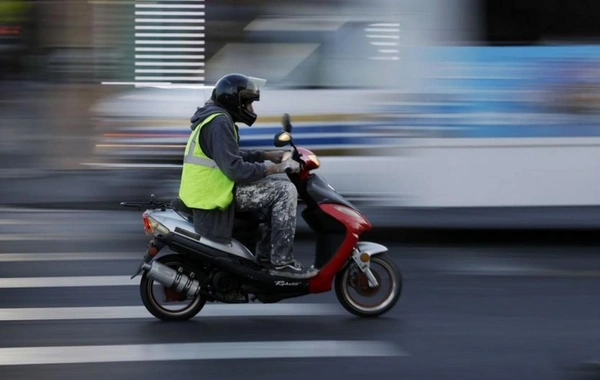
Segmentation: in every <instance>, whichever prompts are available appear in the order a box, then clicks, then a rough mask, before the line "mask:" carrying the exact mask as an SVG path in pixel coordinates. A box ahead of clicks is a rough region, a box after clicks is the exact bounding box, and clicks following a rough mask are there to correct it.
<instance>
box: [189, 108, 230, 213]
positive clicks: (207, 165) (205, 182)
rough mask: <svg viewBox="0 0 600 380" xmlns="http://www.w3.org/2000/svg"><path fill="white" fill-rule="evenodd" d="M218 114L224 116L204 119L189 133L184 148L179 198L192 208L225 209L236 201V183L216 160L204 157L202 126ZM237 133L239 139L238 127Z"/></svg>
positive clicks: (213, 115) (211, 116)
mask: <svg viewBox="0 0 600 380" xmlns="http://www.w3.org/2000/svg"><path fill="white" fill-rule="evenodd" d="M219 115H224V114H222V113H215V114H212V115H210V116H208V117H207V118H206V119H204V121H202V123H200V125H198V126H197V127H196V130H194V132H192V133H191V134H190V137H189V138H188V142H187V145H186V147H185V153H184V157H183V172H182V174H181V184H180V185H179V198H181V200H182V201H183V203H185V205H186V206H187V207H190V208H198V209H203V210H214V209H217V208H218V209H220V210H224V209H226V208H227V207H228V206H229V205H230V204H231V202H232V201H233V186H234V184H235V183H234V182H233V181H232V180H231V179H229V178H228V177H227V176H226V175H225V173H223V172H222V171H221V169H219V167H218V166H217V164H216V163H215V162H214V161H213V160H211V159H210V158H208V156H207V155H206V154H204V152H203V151H202V148H201V147H200V131H201V130H202V127H203V126H205V125H206V124H208V123H209V122H210V121H212V120H213V119H214V118H215V117H217V116H219ZM234 134H235V136H236V139H237V131H235V128H234Z"/></svg>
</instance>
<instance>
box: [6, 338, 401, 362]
mask: <svg viewBox="0 0 600 380" xmlns="http://www.w3.org/2000/svg"><path fill="white" fill-rule="evenodd" d="M407 355H409V354H408V353H407V352H405V351H403V350H402V349H400V348H399V347H398V346H397V345H395V344H393V343H390V342H382V341H341V340H308V341H283V342H282V341H271V342H227V343H221V342H220V343H179V344H142V345H112V346H108V345H107V346H56V347H9V348H0V366H9V365H39V364H74V363H109V362H140V361H144V362H146V361H170V360H208V359H211V360H215V359H267V358H268V359H273V358H314V357H319V358H324V357H390V356H407Z"/></svg>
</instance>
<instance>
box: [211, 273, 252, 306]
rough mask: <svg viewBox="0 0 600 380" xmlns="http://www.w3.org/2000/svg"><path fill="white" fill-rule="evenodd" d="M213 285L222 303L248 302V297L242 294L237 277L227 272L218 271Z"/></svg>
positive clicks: (213, 279)
mask: <svg viewBox="0 0 600 380" xmlns="http://www.w3.org/2000/svg"><path fill="white" fill-rule="evenodd" d="M212 284H213V289H214V293H215V295H216V296H217V297H218V298H219V300H220V301H222V302H227V303H243V302H248V296H247V295H245V294H244V293H242V291H241V289H240V287H239V285H238V283H237V281H236V280H235V277H234V276H232V275H231V274H229V273H227V272H222V271H218V272H216V273H215V274H214V275H213V278H212Z"/></svg>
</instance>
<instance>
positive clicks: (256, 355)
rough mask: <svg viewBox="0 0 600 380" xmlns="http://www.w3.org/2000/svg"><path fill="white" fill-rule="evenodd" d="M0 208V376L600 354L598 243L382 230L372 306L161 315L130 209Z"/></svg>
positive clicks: (401, 368)
mask: <svg viewBox="0 0 600 380" xmlns="http://www.w3.org/2000/svg"><path fill="white" fill-rule="evenodd" d="M0 211H1V213H0V379H45V380H51V379H61V380H64V379H86V380H94V379H111V380H120V379H128V380H129V379H138V378H153V379H156V378H170V379H181V380H185V379H198V378H201V379H244V380H247V379H261V380H265V379H273V380H274V379H278V380H279V379H282V378H284V379H323V380H325V379H327V380H330V379H363V378H372V379H427V380H429V379H461V380H467V379H474V380H482V379H511V380H512V379H581V378H588V377H584V375H586V374H587V375H589V376H593V368H594V367H593V365H594V364H593V363H591V362H594V361H597V360H600V303H599V302H598V299H599V296H600V281H599V280H600V255H599V254H598V252H599V250H600V246H598V244H597V243H593V244H592V243H590V242H585V241H582V242H580V243H579V244H574V243H572V242H569V243H568V244H557V243H556V242H555V241H554V242H552V244H543V242H542V243H540V242H536V243H535V244H527V243H526V242H508V241H507V242H505V243H504V244H498V242H494V243H492V244H486V243H484V242H479V243H478V244H468V242H465V241H463V243H460V244H459V243H452V242H446V243H445V244H428V243H426V242H423V241H420V242H402V241H398V239H395V241H394V242H390V243H386V244H388V246H389V247H390V250H391V254H392V256H393V258H394V260H395V261H396V263H397V264H398V266H399V267H400V268H401V270H402V272H403V275H404V291H403V296H402V298H401V299H400V301H399V303H398V304H397V305H396V307H395V308H394V309H393V310H392V311H391V312H390V313H389V314H387V315H386V316H384V317H382V318H378V319H375V320H364V319H360V318H357V317H354V316H352V315H350V314H349V313H347V312H346V311H345V310H344V309H343V308H342V307H341V306H339V305H338V304H337V301H336V299H335V296H334V294H333V293H327V294H322V295H315V296H307V297H304V298H299V299H294V300H289V301H284V302H282V303H279V304H271V305H263V304H248V305H208V306H206V308H205V310H204V311H203V312H201V313H200V315H199V316H198V317H197V318H195V319H194V320H192V321H189V322H183V323H164V322H160V321H158V320H155V319H154V318H153V317H152V316H151V315H150V314H149V313H147V312H146V311H145V309H143V306H142V303H141V300H140V298H139V292H138V287H137V285H138V283H139V282H138V281H139V279H136V280H133V281H129V280H128V276H129V275H130V274H131V272H132V270H133V269H135V267H136V265H137V263H138V260H139V258H140V257H141V254H142V253H143V250H144V248H145V244H146V241H147V238H146V236H145V235H144V234H143V231H142V224H141V219H140V215H139V214H138V213H136V212H133V213H132V212H123V211H114V212H99V211H98V212H87V211H78V212H74V211H64V212H62V211H39V210H27V209H25V210H23V209H12V208H11V209H3V210H0ZM310 249H311V243H310V241H307V240H302V241H298V242H297V247H296V252H297V254H298V256H299V258H300V259H301V260H302V261H303V262H305V263H307V262H308V261H310V257H311V256H310V255H311V252H310ZM587 362H590V363H589V364H588V365H589V366H591V367H590V368H592V369H591V370H590V371H589V372H586V373H584V367H583V364H586V363H587ZM585 368H587V367H585ZM590 378H593V377H590Z"/></svg>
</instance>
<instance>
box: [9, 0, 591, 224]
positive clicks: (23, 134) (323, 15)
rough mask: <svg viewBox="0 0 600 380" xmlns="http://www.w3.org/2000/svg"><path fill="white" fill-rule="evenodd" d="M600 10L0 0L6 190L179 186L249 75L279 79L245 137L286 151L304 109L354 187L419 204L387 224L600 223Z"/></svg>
mask: <svg viewBox="0 0 600 380" xmlns="http://www.w3.org/2000/svg"><path fill="white" fill-rule="evenodd" d="M599 12H600V5H598V4H597V2H593V1H572V2H567V1H560V0H552V1H545V2H540V1H532V0H522V1H496V0H423V1H416V0H393V1H392V0H374V1H368V2H367V1H341V0H323V1H304V2H302V4H301V5H299V4H298V2H296V1H286V0H284V1H251V2H238V1H214V2H212V1H205V2H204V1H203V2H200V1H174V0H173V1H172V0H169V1H166V0H165V1H122V0H90V1H68V0H64V1H26V0H1V1H0V25H1V26H0V62H1V63H0V77H1V78H2V82H1V84H0V110H1V111H0V127H1V128H0V157H1V160H0V166H1V171H0V175H1V176H2V183H3V184H4V185H3V186H2V191H1V194H0V195H1V198H2V203H36V204H42V203H44V204H52V203H54V204H58V203H61V204H64V203H69V202H70V203H82V202H84V203H88V202H93V203H96V204H99V203H103V204H104V206H103V207H105V206H109V205H115V204H116V202H118V201H119V200H121V198H123V197H136V198H140V197H141V198H145V197H147V196H149V194H150V193H155V194H157V196H164V197H171V196H173V195H174V194H176V189H177V181H178V176H179V170H180V169H179V165H180V164H181V153H182V150H183V145H184V144H185V141H186V139H187V134H188V131H189V117H190V116H191V115H192V113H193V112H194V110H195V107H196V106H198V105H201V104H203V103H204V101H205V100H206V99H207V97H208V96H210V86H211V85H213V84H214V83H215V81H216V80H217V79H218V78H219V77H220V76H222V75H224V74H226V73H229V72H242V73H245V74H247V75H251V76H255V77H260V78H264V79H266V80H267V84H266V86H265V87H264V88H263V91H262V99H261V101H260V103H259V104H257V106H256V109H257V112H258V113H259V120H258V122H257V123H256V124H255V126H253V127H252V128H244V127H242V128H241V129H242V131H241V136H242V143H243V145H244V146H245V147H249V148H250V147H260V148H269V147H271V146H272V145H271V141H272V140H271V139H272V135H273V134H274V133H275V132H276V131H277V130H278V129H279V128H280V124H279V122H280V120H281V115H282V114H283V113H289V114H290V115H291V117H292V122H293V124H294V126H295V127H296V128H295V130H294V135H295V138H296V140H297V143H298V144H299V145H302V146H305V147H307V148H309V149H312V150H314V151H315V152H316V153H317V154H318V155H320V157H321V158H322V168H321V169H319V170H320V172H321V174H322V175H324V176H325V177H326V178H327V179H328V180H329V181H330V182H331V183H332V184H333V185H334V186H335V187H336V189H337V190H338V191H340V192H341V193H343V194H345V195H346V196H348V197H350V198H352V199H353V200H355V201H359V202H365V204H369V205H372V206H373V207H380V208H382V212H386V210H388V212H389V210H390V208H392V207H395V208H397V207H401V208H404V209H406V211H407V213H405V214H402V215H409V216H410V217H409V218H405V217H403V216H399V217H398V218H397V220H394V221H389V223H401V224H403V223H404V224H405V223H420V224H430V223H438V224H439V223H442V224H455V223H465V224H474V225H481V224H482V223H483V224H484V225H490V226H491V225H492V224H498V223H499V224H502V225H504V226H511V225H515V224H516V225H518V226H521V225H528V226H542V227H543V226H560V227H564V226H566V225H569V226H578V227H581V226H588V227H589V226H590V225H596V224H598V223H599V221H598V220H597V219H598V218H597V216H598V211H597V210H598V209H597V208H596V207H597V206H599V205H600V176H599V175H598V174H597V173H598V172H600V170H599V169H600V168H599V167H598V165H600V164H599V163H600V150H599V149H598V145H597V144H598V143H599V142H600V139H599V137H600V124H599V122H598V118H597V116H598V111H599V109H600V108H599V106H600V103H599V100H600V97H599V95H600V92H599V89H600V87H599V85H600V82H599V80H598V59H599V58H600V49H599V48H598V45H596V43H597V41H598V40H597V38H598V37H599V36H600V23H598V16H597V14H598V13H599ZM41 176H44V177H45V180H44V181H42V180H41V178H40V177H41ZM549 206H550V207H549ZM419 211H420V212H419ZM392 214H398V213H392ZM463 216H465V217H463ZM386 218H387V217H386Z"/></svg>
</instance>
